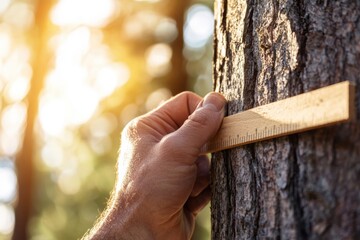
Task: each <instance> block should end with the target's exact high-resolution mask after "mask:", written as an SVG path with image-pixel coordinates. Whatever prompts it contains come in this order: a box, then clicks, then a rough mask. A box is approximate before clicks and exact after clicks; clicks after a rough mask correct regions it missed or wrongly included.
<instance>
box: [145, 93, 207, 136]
mask: <svg viewBox="0 0 360 240" xmlns="http://www.w3.org/2000/svg"><path fill="white" fill-rule="evenodd" d="M201 101H202V97H200V96H198V95H197V94H195V93H192V92H183V93H180V94H178V95H176V96H175V97H173V98H171V99H169V100H168V101H166V102H165V103H163V104H162V105H161V106H159V107H158V108H156V109H155V110H153V111H151V112H149V113H148V114H146V115H147V117H149V118H155V119H154V120H155V121H156V122H157V123H158V124H159V120H160V121H161V122H162V124H164V126H165V127H166V125H167V128H171V129H172V131H174V130H176V129H178V128H180V127H181V126H182V125H183V123H184V122H185V121H186V120H187V119H188V117H189V116H190V115H191V114H192V113H193V112H194V111H195V109H196V107H197V106H198V105H199V103H200V102H201Z"/></svg>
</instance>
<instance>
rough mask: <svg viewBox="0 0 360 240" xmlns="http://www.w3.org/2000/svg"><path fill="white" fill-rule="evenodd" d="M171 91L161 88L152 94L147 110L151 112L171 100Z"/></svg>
mask: <svg viewBox="0 0 360 240" xmlns="http://www.w3.org/2000/svg"><path fill="white" fill-rule="evenodd" d="M171 96H172V94H171V91H170V90H169V89H167V88H160V89H157V90H155V91H154V92H152V93H151V94H150V95H149V97H148V98H147V100H146V104H145V105H146V110H147V111H150V110H152V109H154V108H156V107H158V106H159V105H160V104H161V103H163V102H164V101H166V100H168V99H169V98H171Z"/></svg>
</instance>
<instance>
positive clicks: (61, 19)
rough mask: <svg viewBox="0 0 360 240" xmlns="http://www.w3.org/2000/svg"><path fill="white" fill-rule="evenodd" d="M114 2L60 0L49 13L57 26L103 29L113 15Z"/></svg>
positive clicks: (112, 0) (104, 0)
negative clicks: (81, 26) (85, 26)
mask: <svg viewBox="0 0 360 240" xmlns="http://www.w3.org/2000/svg"><path fill="white" fill-rule="evenodd" d="M115 10H116V2H115V1H114V0H101V1H99V0H60V1H59V2H58V4H57V5H56V6H55V7H54V9H53V11H52V13H51V20H52V22H53V23H54V24H56V25H59V26H69V25H70V26H74V25H87V26H93V27H103V26H105V25H106V24H108V23H109V21H110V20H111V19H112V17H113V16H114V15H115V13H116V12H115Z"/></svg>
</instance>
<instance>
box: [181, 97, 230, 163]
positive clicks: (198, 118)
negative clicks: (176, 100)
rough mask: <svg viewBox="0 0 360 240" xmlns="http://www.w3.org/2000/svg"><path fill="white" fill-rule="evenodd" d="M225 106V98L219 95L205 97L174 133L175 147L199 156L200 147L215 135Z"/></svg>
mask: <svg viewBox="0 0 360 240" xmlns="http://www.w3.org/2000/svg"><path fill="white" fill-rule="evenodd" d="M225 104H226V100H225V98H224V97H223V96H222V95H221V94H219V93H215V92H213V93H209V94H208V95H206V96H205V98H204V99H203V101H202V102H201V103H200V104H199V106H198V107H197V109H196V110H195V111H194V112H193V113H192V114H191V115H190V116H189V118H188V119H187V120H186V121H185V122H184V124H183V125H182V126H181V127H180V128H179V129H178V130H177V131H176V132H174V135H175V136H174V137H176V139H177V140H178V144H177V145H178V146H179V147H180V146H181V149H183V151H185V152H187V153H188V154H191V155H194V156H197V155H199V154H200V149H201V147H202V146H203V145H204V144H205V143H207V142H208V141H209V140H210V139H211V138H212V137H213V136H214V135H215V134H216V133H217V131H218V129H219V127H220V125H221V122H222V119H223V118H224V107H225Z"/></svg>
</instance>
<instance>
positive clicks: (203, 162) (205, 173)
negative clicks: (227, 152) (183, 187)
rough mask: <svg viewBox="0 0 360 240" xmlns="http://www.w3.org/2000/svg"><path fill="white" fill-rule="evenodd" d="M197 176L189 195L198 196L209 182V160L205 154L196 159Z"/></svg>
mask: <svg viewBox="0 0 360 240" xmlns="http://www.w3.org/2000/svg"><path fill="white" fill-rule="evenodd" d="M196 166H197V174H196V175H197V176H196V182H195V184H194V187H193V190H192V192H191V194H190V196H191V197H196V196H198V195H199V194H200V193H201V192H202V191H203V190H204V189H205V188H207V187H208V186H209V184H210V160H209V158H208V157H207V156H206V155H202V156H200V157H199V158H198V159H197V160H196Z"/></svg>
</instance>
